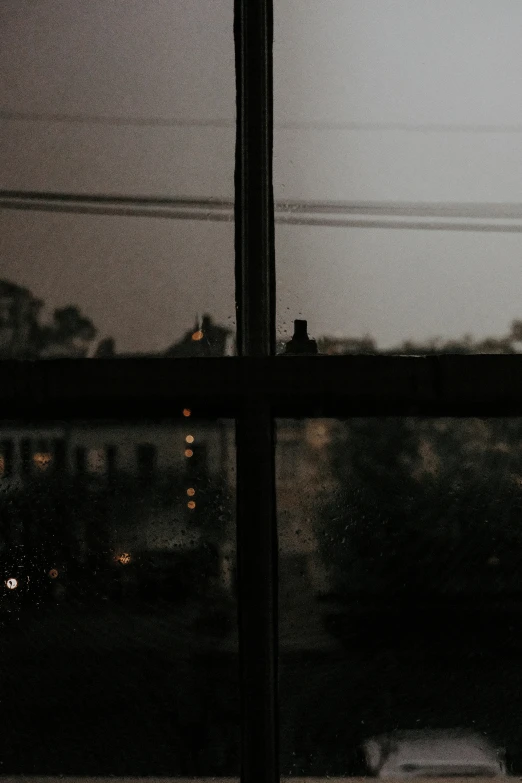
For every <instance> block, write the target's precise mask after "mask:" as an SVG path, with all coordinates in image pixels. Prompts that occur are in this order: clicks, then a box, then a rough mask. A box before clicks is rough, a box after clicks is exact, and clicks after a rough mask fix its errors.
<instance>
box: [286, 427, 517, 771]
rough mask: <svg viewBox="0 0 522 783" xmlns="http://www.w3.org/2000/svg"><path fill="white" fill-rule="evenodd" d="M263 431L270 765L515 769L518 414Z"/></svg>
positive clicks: (330, 768) (346, 768)
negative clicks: (267, 447)
mask: <svg viewBox="0 0 522 783" xmlns="http://www.w3.org/2000/svg"><path fill="white" fill-rule="evenodd" d="M277 433H278V435H277V460H276V466H277V482H278V483H277V493H278V495H277V502H278V515H279V541H280V623H281V640H280V699H281V765H282V766H281V773H282V774H283V775H295V776H306V775H313V776H318V777H325V776H334V777H336V776H337V777H341V776H350V777H351V776H355V777H357V776H366V775H377V776H378V777H383V778H396V779H397V778H411V777H416V778H422V777H424V778H427V777H433V776H439V777H445V776H446V777H454V776H460V777H467V776H481V777H489V776H491V775H504V774H506V771H507V772H509V773H511V774H514V775H519V774H520V771H521V770H522V755H521V753H520V747H521V739H522V738H521V735H520V731H521V729H520V721H519V718H518V715H519V712H520V709H521V708H522V680H521V678H520V670H521V654H522V635H521V632H520V628H521V623H520V619H521V612H520V607H521V597H522V591H521V581H520V571H521V567H522V533H521V527H520V521H521V518H522V517H521V514H522V448H521V444H522V421H521V420H519V419H453V420H451V419H422V418H376V419H363V418H355V419H351V420H348V421H342V420H335V419H308V420H279V421H278V424H277ZM303 683H306V687H303ZM507 705H509V706H507Z"/></svg>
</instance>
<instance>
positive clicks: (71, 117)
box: [0, 111, 522, 134]
mask: <svg viewBox="0 0 522 783" xmlns="http://www.w3.org/2000/svg"><path fill="white" fill-rule="evenodd" d="M0 120H3V121H5V122H30V123H58V124H64V125H67V124H68V125H106V126H115V127H130V128H132V127H141V128H216V129H225V128H235V124H236V123H235V120H234V119H224V118H218V119H196V118H193V119H190V118H188V119H181V118H177V117H138V116H136V117H133V116H124V115H91V114H67V113H37V112H16V111H1V112H0ZM275 128H276V130H309V131H323V130H324V131H369V132H371V131H376V132H390V131H392V132H393V131H396V132H404V133H471V134H476V133H479V134H480V133H482V134H484V133H500V134H517V133H522V124H511V125H498V124H483V125H481V124H472V123H460V124H452V123H404V122H334V121H328V120H324V121H320V120H319V121H310V122H306V121H299V120H298V121H286V122H276V123H275Z"/></svg>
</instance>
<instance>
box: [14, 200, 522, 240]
mask: <svg viewBox="0 0 522 783" xmlns="http://www.w3.org/2000/svg"><path fill="white" fill-rule="evenodd" d="M0 209H11V210H24V211H28V210H36V211H44V212H54V213H68V214H82V215H107V216H125V217H149V218H166V219H170V220H204V221H218V222H231V221H232V220H233V217H234V205H233V201H232V200H230V199H188V198H185V199H184V198H169V197H151V196H147V197H142V196H111V195H106V194H105V195H93V194H87V195H81V194H73V193H52V192H48V193H43V192H35V191H32V192H24V191H0ZM405 218H407V219H405ZM275 221H276V222H277V223H280V224H286V225H301V226H303V225H307V226H317V227H320V226H322V227H327V228H335V227H340V228H383V229H384V228H386V229H406V230H417V231H426V230H431V231H476V232H499V233H522V204H471V203H461V204H457V203H443V204H441V203H438V204H429V203H417V204H413V203H385V202H328V201H324V202H321V201H285V202H278V203H276V206H275ZM477 221H481V222H477ZM484 221H489V222H484ZM492 221H493V222H492ZM498 221H511V222H498Z"/></svg>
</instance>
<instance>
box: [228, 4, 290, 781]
mask: <svg viewBox="0 0 522 783" xmlns="http://www.w3.org/2000/svg"><path fill="white" fill-rule="evenodd" d="M272 19H273V9H272V0H235V4H234V37H235V51H236V84H237V120H236V122H237V129H236V170H235V232H236V233H235V252H236V261H235V273H236V274H235V277H236V280H235V282H236V312H237V347H238V353H239V355H240V356H243V357H247V356H258V357H261V356H273V355H274V353H275V252H274V202H273V188H272V138H273V120H272V100H273V95H272V93H273V90H272V38H273V21H272ZM236 428H237V429H236V454H237V457H236V458H237V534H238V547H237V558H238V594H239V615H238V616H239V654H240V668H241V676H240V683H241V723H242V725H241V737H242V755H241V778H242V781H243V783H275V782H276V781H277V780H278V778H279V760H278V719H277V718H278V715H277V522H276V509H275V469H274V429H273V419H272V411H271V408H270V405H269V403H268V401H267V400H266V399H263V398H262V397H255V396H253V395H252V394H251V393H249V395H247V397H246V398H245V400H244V404H243V405H242V407H241V409H240V411H239V414H238V417H237V423H236Z"/></svg>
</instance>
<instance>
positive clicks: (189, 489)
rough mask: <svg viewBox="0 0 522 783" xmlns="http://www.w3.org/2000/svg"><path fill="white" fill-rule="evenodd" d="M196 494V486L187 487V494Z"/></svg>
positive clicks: (190, 495)
mask: <svg viewBox="0 0 522 783" xmlns="http://www.w3.org/2000/svg"><path fill="white" fill-rule="evenodd" d="M195 494H196V490H195V489H194V487H189V488H188V489H187V495H189V497H191V498H192V497H194V495H195Z"/></svg>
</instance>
